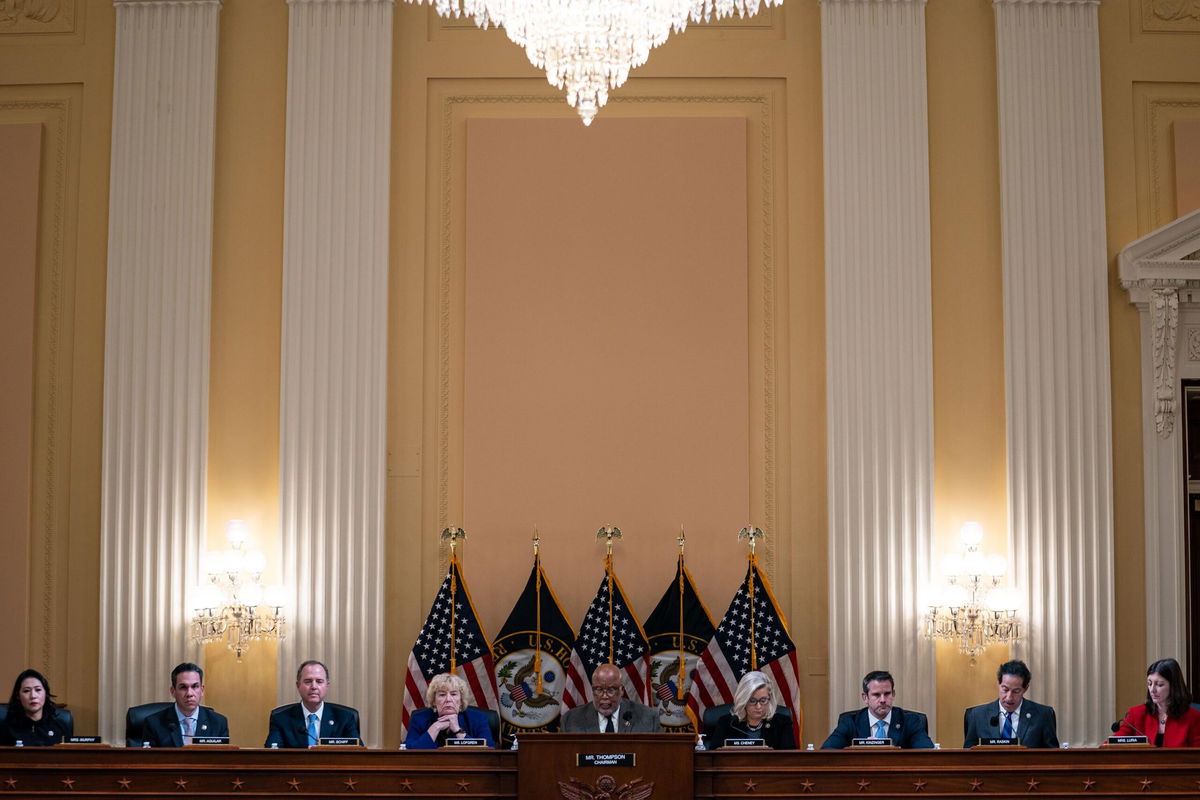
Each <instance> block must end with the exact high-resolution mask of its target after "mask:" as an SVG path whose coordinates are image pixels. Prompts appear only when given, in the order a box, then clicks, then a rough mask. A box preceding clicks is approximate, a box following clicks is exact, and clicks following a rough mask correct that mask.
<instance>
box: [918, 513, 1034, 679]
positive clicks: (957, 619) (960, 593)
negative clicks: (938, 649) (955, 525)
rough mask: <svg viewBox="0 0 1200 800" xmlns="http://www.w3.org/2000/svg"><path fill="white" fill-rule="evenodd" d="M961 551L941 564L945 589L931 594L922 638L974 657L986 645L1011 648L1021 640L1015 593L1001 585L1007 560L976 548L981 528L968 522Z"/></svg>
mask: <svg viewBox="0 0 1200 800" xmlns="http://www.w3.org/2000/svg"><path fill="white" fill-rule="evenodd" d="M960 535H961V537H962V541H963V548H964V552H963V553H961V554H959V553H949V554H947V555H946V557H945V559H944V560H943V561H942V574H943V575H944V576H945V578H946V582H947V583H946V585H945V586H944V587H942V588H941V590H940V591H938V590H934V591H932V592H931V593H930V597H929V600H928V603H927V605H928V611H927V612H926V614H925V617H924V619H923V624H924V633H925V638H927V639H933V640H935V641H945V642H957V643H958V650H959V652H961V653H963V654H964V655H967V656H970V657H971V666H972V667H973V666H975V660H976V657H977V656H978V655H979V654H980V653H982V652H983V651H984V650H985V649H987V648H988V647H991V646H993V645H998V644H1004V645H1012V644H1013V643H1014V642H1016V641H1017V640H1018V639H1020V638H1021V621H1020V620H1019V619H1018V618H1017V606H1018V601H1019V595H1018V594H1017V590H1016V589H1014V588H1012V587H1008V586H1001V581H1002V580H1003V578H1004V574H1005V572H1006V571H1007V570H1008V561H1007V559H1005V558H1004V556H1001V555H990V556H985V555H984V554H983V553H982V552H980V550H979V544H980V542H982V541H983V526H981V525H980V524H979V523H978V522H967V523H965V524H964V525H963V527H962V531H961V534H960Z"/></svg>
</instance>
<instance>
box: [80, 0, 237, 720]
mask: <svg viewBox="0 0 1200 800" xmlns="http://www.w3.org/2000/svg"><path fill="white" fill-rule="evenodd" d="M115 6H116V14H117V30H116V55H115V64H114V67H115V69H114V76H113V126H112V180H111V188H110V194H109V222H108V226H109V227H108V230H109V240H108V298H107V304H106V310H105V313H106V317H107V322H106V325H105V347H104V448H103V475H102V479H101V502H102V506H103V508H102V517H101V559H102V560H101V591H100V603H101V608H100V674H99V676H98V680H99V684H100V686H101V692H100V726H101V732H102V735H103V736H104V738H105V740H106V741H110V742H122V741H124V738H125V734H124V720H125V709H126V707H127V706H130V705H136V704H138V703H143V702H149V701H151V700H163V699H167V688H168V686H169V685H170V674H171V668H172V667H174V666H175V664H177V663H178V662H180V661H183V660H195V659H197V658H198V657H199V655H200V650H199V648H197V647H196V646H194V645H193V644H192V642H191V641H190V639H189V630H188V608H187V592H188V589H189V587H191V586H192V585H193V584H194V583H195V582H196V578H197V561H198V556H199V552H200V546H201V541H202V538H203V534H204V504H205V472H206V469H207V439H208V425H207V419H208V352H209V292H210V276H211V268H212V204H213V139H214V123H215V115H214V114H215V112H214V109H215V106H214V104H215V98H216V60H217V22H218V15H219V13H220V10H221V5H220V3H219V2H218V0H191V2H186V3H180V2H168V1H165V0H164V1H159V0H115Z"/></svg>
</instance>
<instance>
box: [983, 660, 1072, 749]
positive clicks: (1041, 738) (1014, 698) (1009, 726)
mask: <svg viewBox="0 0 1200 800" xmlns="http://www.w3.org/2000/svg"><path fill="white" fill-rule="evenodd" d="M1032 677H1033V675H1032V673H1030V672H1029V667H1027V666H1025V662H1024V661H1006V662H1004V663H1003V664H1001V665H1000V669H999V670H997V672H996V680H998V681H999V682H1000V701H999V703H996V702H991V703H984V704H983V705H981V706H973V707H972V708H968V709H967V710H966V712H964V713H963V731H964V734H965V736H966V738H965V740H964V741H963V747H974V746H975V745H977V744H979V740H980V739H1020V740H1021V744H1023V745H1025V746H1026V747H1058V722H1057V720H1056V718H1055V716H1054V709H1053V708H1051V707H1050V706H1044V705H1042V704H1041V703H1035V702H1033V701H1032V700H1030V699H1028V698H1026V697H1025V690H1026V689H1028V688H1029V681H1030V680H1031V679H1032Z"/></svg>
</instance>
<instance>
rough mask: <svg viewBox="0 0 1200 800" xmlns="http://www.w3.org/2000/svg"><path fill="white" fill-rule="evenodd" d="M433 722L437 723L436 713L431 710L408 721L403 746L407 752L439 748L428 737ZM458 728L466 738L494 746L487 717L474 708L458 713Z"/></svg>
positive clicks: (424, 710)
mask: <svg viewBox="0 0 1200 800" xmlns="http://www.w3.org/2000/svg"><path fill="white" fill-rule="evenodd" d="M435 722H437V712H436V711H434V710H433V709H432V708H422V709H421V710H420V711H418V712H416V713H415V714H413V715H412V717H411V718H410V719H409V721H408V736H406V737H405V739H404V746H405V747H407V748H408V749H409V750H433V749H435V748H437V747H439V746H440V743H439V742H436V741H434V739H433V737H431V736H430V735H429V728H430V726H431V725H433V723H435ZM458 727H459V728H461V729H463V730H464V731H466V732H467V736H469V737H471V738H473V739H483V740H484V741H486V742H487V746H488V747H495V746H496V742H495V740H494V739H492V728H491V726H490V725H488V718H487V715H486V714H484V713H483V712H482V711H478V710H476V709H474V708H468V709H467V710H466V711H460V712H459V713H458Z"/></svg>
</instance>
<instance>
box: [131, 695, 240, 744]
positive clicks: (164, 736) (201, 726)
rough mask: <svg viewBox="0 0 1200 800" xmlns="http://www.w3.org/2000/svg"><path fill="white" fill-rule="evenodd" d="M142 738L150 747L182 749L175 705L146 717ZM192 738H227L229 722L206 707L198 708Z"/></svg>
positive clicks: (181, 733) (181, 735) (181, 737)
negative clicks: (198, 711)
mask: <svg viewBox="0 0 1200 800" xmlns="http://www.w3.org/2000/svg"><path fill="white" fill-rule="evenodd" d="M142 736H143V738H144V739H145V740H146V741H147V742H149V743H150V746H151V747H183V731H181V730H180V729H179V718H178V717H177V716H175V704H174V703H172V704H171V705H169V706H167V707H166V708H164V709H163V710H162V711H159V712H158V713H157V714H151V715H150V716H148V717H146V722H145V723H143V725H142ZM192 736H193V737H197V738H198V737H203V736H229V720H227V719H225V717H223V716H221V715H220V714H218V713H217V712H215V711H213V710H212V709H211V708H209V707H208V706H200V713H199V714H198V715H197V716H196V732H195V733H194V734H192Z"/></svg>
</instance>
